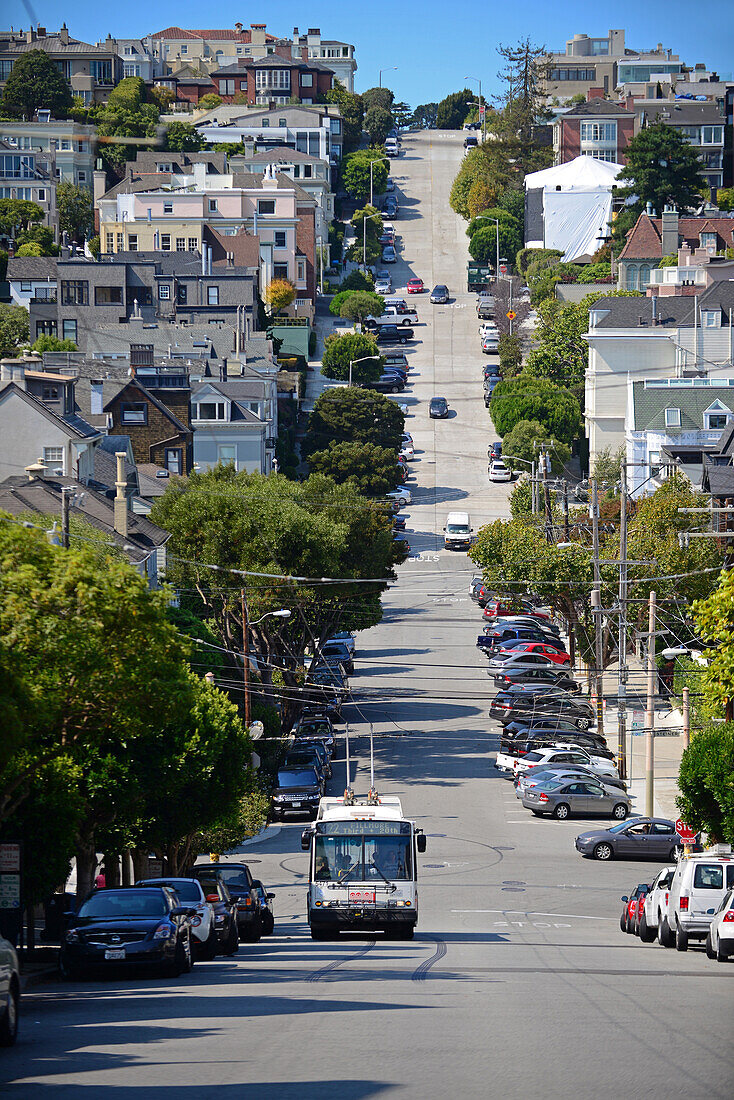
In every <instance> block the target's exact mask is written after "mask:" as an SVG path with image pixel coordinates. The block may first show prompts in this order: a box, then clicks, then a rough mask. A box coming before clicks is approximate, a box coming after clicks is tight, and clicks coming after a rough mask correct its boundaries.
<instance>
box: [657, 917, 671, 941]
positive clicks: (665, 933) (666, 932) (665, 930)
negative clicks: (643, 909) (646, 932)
mask: <svg viewBox="0 0 734 1100" xmlns="http://www.w3.org/2000/svg"><path fill="white" fill-rule="evenodd" d="M658 940H659V942H660V943H661V944H662V946H663V947H673V946H674V945H675V936H674V935H673V931H672V929H671V927H670V925H669V924H668V918H667V917H663V920H662V923H661V925H660V931H659V932H658Z"/></svg>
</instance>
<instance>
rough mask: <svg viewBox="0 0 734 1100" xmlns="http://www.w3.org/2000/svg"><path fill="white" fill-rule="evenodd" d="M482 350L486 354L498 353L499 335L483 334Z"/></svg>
mask: <svg viewBox="0 0 734 1100" xmlns="http://www.w3.org/2000/svg"><path fill="white" fill-rule="evenodd" d="M482 351H483V352H484V354H485V355H496V354H497V352H498V351H499V337H498V336H483V337H482Z"/></svg>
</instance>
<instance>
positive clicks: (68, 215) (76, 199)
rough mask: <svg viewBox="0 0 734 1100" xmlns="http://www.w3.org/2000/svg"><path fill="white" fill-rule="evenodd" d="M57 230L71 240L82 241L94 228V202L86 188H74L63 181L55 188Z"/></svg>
mask: <svg viewBox="0 0 734 1100" xmlns="http://www.w3.org/2000/svg"><path fill="white" fill-rule="evenodd" d="M56 205H57V207H58V211H59V229H60V230H61V232H62V233H63V232H64V231H66V232H67V233H68V234H69V238H70V239H71V240H76V241H82V240H84V238H85V237H86V236H87V234H88V233H89V232H91V230H92V228H93V227H94V200H93V198H92V192H91V191H89V190H88V188H86V187H75V186H74V184H73V183H69V181H68V180H64V181H62V182H61V183H59V184H58V186H57V188H56Z"/></svg>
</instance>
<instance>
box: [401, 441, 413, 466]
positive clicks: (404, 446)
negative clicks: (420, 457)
mask: <svg viewBox="0 0 734 1100" xmlns="http://www.w3.org/2000/svg"><path fill="white" fill-rule="evenodd" d="M400 457H401V458H404V459H406V460H407V461H408V462H412V461H413V460H414V458H415V451H414V450H413V444H412V443H406V442H403V443H401V444H400Z"/></svg>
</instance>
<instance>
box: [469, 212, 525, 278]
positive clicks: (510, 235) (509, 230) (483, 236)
mask: <svg viewBox="0 0 734 1100" xmlns="http://www.w3.org/2000/svg"><path fill="white" fill-rule="evenodd" d="M488 213H489V212H488ZM501 213H504V211H501ZM480 218H481V215H480V217H479V218H475V219H474V220H475V221H477V222H479V221H480ZM498 220H499V226H497V225H493V224H492V223H491V222H485V224H484V225H481V226H480V228H478V229H476V230H475V232H474V233H473V235H472V237H471V239H470V241H469V255H470V256H471V257H472V258H473V259H474V260H477V261H478V262H479V263H491V264H493V265H494V263H495V261H496V258H497V230H498V228H499V246H500V247H499V252H500V256H514V255H515V254H516V252H517V251H518V245H519V244H521V243H522V228H521V226H520V225H519V224H518V223H517V222H516V221H515V219H514V218H512V217H511V216H510V215H509V214H507V215H506V216H505V217H504V218H501V219H498Z"/></svg>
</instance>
